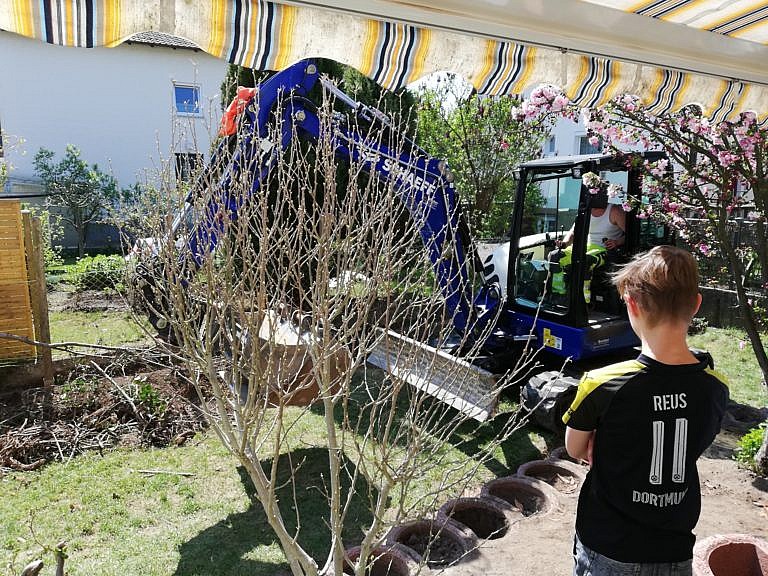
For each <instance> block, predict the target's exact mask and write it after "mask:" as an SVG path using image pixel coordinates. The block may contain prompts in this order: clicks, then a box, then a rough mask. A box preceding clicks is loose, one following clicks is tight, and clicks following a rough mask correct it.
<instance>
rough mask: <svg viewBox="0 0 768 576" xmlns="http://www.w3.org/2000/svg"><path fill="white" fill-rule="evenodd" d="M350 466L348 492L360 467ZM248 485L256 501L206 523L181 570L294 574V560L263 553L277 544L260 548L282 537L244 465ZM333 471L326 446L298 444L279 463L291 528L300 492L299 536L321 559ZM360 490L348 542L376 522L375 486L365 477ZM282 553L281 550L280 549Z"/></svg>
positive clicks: (187, 574) (191, 574)
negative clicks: (300, 446) (276, 532)
mask: <svg viewBox="0 0 768 576" xmlns="http://www.w3.org/2000/svg"><path fill="white" fill-rule="evenodd" d="M291 465H293V467H294V468H297V467H298V469H297V470H296V472H295V474H294V477H295V483H291V482H290V481H289V479H290V476H291ZM262 466H263V467H264V468H265V470H268V469H269V468H270V467H271V466H272V461H271V460H265V461H263V462H262ZM345 466H347V467H350V469H349V470H348V472H350V474H345V473H344V472H342V482H343V486H342V497H345V496H346V495H347V494H348V493H349V492H350V490H351V489H352V486H351V481H350V479H349V476H350V475H351V473H352V472H354V470H353V469H352V468H351V466H352V465H351V464H350V463H349V462H345ZM238 472H239V474H240V478H241V481H242V483H243V487H244V489H245V492H246V494H247V495H248V497H249V498H250V499H251V502H252V504H251V506H250V507H249V508H248V509H247V510H245V511H244V512H240V513H237V514H230V515H229V516H228V517H227V518H225V519H224V520H222V521H221V522H218V523H217V524H214V525H213V526H211V527H209V528H206V529H205V530H203V531H202V532H200V533H199V534H198V535H197V536H195V537H194V538H192V539H191V540H189V541H188V542H185V543H184V544H182V545H181V547H180V550H179V552H180V555H181V558H180V559H179V564H178V566H177V568H176V571H175V572H174V575H175V576H197V575H199V576H203V575H211V574H216V575H221V576H226V575H240V574H243V575H245V574H247V575H249V576H273V575H275V574H281V573H285V574H288V573H289V570H288V565H287V564H286V563H285V562H284V561H282V559H281V560H276V562H274V563H273V562H269V561H268V560H260V559H259V557H264V556H267V555H270V556H273V557H274V555H275V552H274V550H270V551H269V552H267V551H266V550H261V551H260V550H259V548H263V549H266V548H269V547H272V548H275V549H279V543H278V540H277V537H276V536H275V535H274V533H273V532H272V529H271V528H270V526H269V524H268V523H267V518H266V515H265V514H264V511H263V509H262V507H261V504H260V502H259V501H258V500H257V498H256V490H255V487H254V486H253V483H252V482H251V479H250V477H249V476H248V473H247V472H246V471H245V468H243V467H238ZM327 477H328V452H327V451H326V450H325V449H324V448H307V449H300V450H294V451H293V452H292V453H291V459H290V463H289V460H288V458H287V457H285V456H283V457H282V458H281V459H280V463H279V473H278V481H277V484H278V486H280V489H279V490H278V499H279V506H280V512H281V513H282V515H283V521H284V522H285V524H286V526H287V527H288V530H289V531H290V532H291V533H293V532H294V531H295V529H296V526H297V514H296V511H295V509H294V494H295V499H296V505H297V506H298V511H299V514H298V516H299V517H300V518H301V530H300V532H299V536H298V541H299V543H300V544H301V546H302V547H303V548H304V549H305V550H306V551H307V552H308V553H309V554H310V555H311V556H312V557H313V558H315V559H316V560H317V561H318V563H322V561H323V559H324V558H325V557H326V555H327V554H328V550H329V549H330V533H329V531H328V528H327V522H328V518H329V507H328V502H327V499H326V497H325V495H324V494H325V491H326V480H325V479H326V478H327ZM355 489H356V496H355V497H354V498H353V503H352V506H351V509H350V512H349V514H348V517H347V519H346V522H345V529H344V534H343V539H344V542H345V543H347V545H348V546H351V545H354V544H357V543H358V542H359V541H360V540H361V539H362V533H361V531H360V526H365V525H366V524H368V523H370V522H371V519H372V517H371V513H370V507H369V505H368V503H367V497H368V495H369V494H372V497H373V498H375V496H376V495H375V492H374V489H373V488H372V487H370V486H369V485H368V484H367V483H366V482H365V480H364V479H362V477H361V478H359V479H358V481H357V485H356V486H355ZM277 554H279V555H281V553H280V552H277Z"/></svg>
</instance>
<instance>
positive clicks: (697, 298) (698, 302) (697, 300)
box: [693, 292, 701, 316]
mask: <svg viewBox="0 0 768 576" xmlns="http://www.w3.org/2000/svg"><path fill="white" fill-rule="evenodd" d="M699 308H701V293H700V292H699V293H698V294H696V306H695V307H694V309H693V316H696V313H697V312H698V311H699Z"/></svg>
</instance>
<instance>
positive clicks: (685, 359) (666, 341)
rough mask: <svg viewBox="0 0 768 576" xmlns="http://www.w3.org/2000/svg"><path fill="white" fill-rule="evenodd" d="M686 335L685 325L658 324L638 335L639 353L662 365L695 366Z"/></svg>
mask: <svg viewBox="0 0 768 576" xmlns="http://www.w3.org/2000/svg"><path fill="white" fill-rule="evenodd" d="M687 335H688V326H687V325H683V324H668V323H665V324H658V325H656V326H654V327H653V328H647V329H645V330H644V331H643V333H642V334H641V335H640V341H641V343H642V347H641V351H642V353H643V355H645V356H648V357H649V358H652V359H654V360H656V361H657V362H661V363H662V364H672V365H674V364H695V363H696V362H698V360H697V358H696V356H694V355H693V354H692V353H691V351H690V349H689V348H688V342H687V340H686V338H687Z"/></svg>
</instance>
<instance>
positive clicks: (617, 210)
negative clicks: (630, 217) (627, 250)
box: [605, 204, 627, 250]
mask: <svg viewBox="0 0 768 576" xmlns="http://www.w3.org/2000/svg"><path fill="white" fill-rule="evenodd" d="M610 209H611V213H610V214H609V215H608V218H609V219H610V221H611V224H613V225H614V226H617V227H618V228H619V229H620V230H621V231H622V232H623V234H622V236H621V237H620V238H617V239H616V240H606V242H605V247H606V248H607V249H608V250H613V249H614V248H618V247H619V246H623V245H624V242H625V240H626V232H627V213H626V212H624V209H623V208H622V207H621V206H617V205H616V204H610Z"/></svg>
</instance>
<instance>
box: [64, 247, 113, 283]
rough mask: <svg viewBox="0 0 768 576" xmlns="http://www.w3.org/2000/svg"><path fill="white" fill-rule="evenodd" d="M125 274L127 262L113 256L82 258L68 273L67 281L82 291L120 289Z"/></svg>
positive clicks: (101, 255)
mask: <svg viewBox="0 0 768 576" xmlns="http://www.w3.org/2000/svg"><path fill="white" fill-rule="evenodd" d="M124 274H125V260H123V257H122V256H119V255H117V254H113V255H112V256H105V255H104V254H99V255H98V256H85V257H84V258H80V259H79V260H78V261H77V263H76V264H75V265H74V266H72V267H71V268H70V269H69V271H68V273H67V281H68V282H69V283H70V284H73V285H74V286H75V289H76V290H77V291H81V290H105V289H119V288H120V286H122V281H123V275H124Z"/></svg>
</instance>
